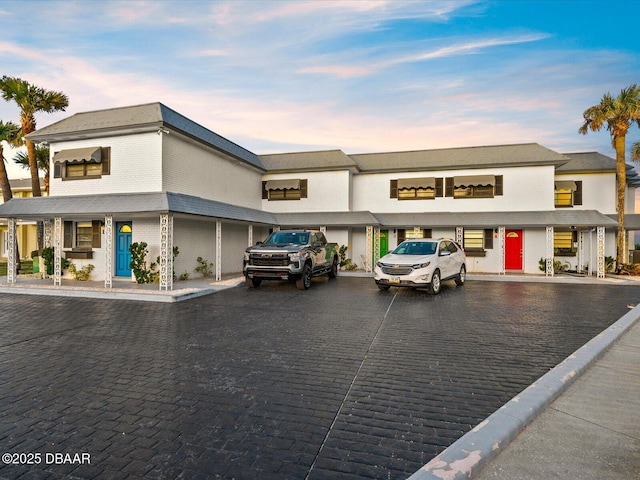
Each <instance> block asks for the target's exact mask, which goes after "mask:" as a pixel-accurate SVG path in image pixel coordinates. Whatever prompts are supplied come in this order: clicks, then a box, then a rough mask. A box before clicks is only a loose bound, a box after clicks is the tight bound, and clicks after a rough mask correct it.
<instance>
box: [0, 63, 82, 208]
mask: <svg viewBox="0 0 640 480" xmlns="http://www.w3.org/2000/svg"><path fill="white" fill-rule="evenodd" d="M0 90H1V91H2V97H3V98H4V99H5V100H13V101H14V102H15V103H16V104H17V105H18V107H20V125H21V128H22V135H23V136H24V137H25V144H26V146H27V155H28V156H29V170H30V172H31V189H32V192H33V196H34V197H40V196H41V195H42V193H41V192H40V179H39V177H38V164H37V160H36V148H35V145H34V143H33V142H32V141H31V140H29V139H28V138H27V137H26V135H28V134H29V133H31V132H33V131H35V129H36V118H35V114H36V112H46V113H53V112H55V111H58V110H62V111H64V110H65V109H66V108H67V107H68V106H69V99H68V98H67V96H66V95H65V94H64V93H62V92H55V91H48V90H45V89H43V88H40V87H37V86H35V85H31V84H30V83H29V82H27V81H26V80H22V79H21V78H17V77H8V76H6V75H4V76H3V77H2V79H0Z"/></svg>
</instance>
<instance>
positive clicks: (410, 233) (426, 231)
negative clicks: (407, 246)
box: [398, 228, 431, 245]
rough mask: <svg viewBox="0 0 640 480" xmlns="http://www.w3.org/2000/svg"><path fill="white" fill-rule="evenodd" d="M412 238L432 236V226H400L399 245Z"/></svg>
mask: <svg viewBox="0 0 640 480" xmlns="http://www.w3.org/2000/svg"><path fill="white" fill-rule="evenodd" d="M412 238H431V229H430V228H419V229H417V230H416V229H415V228H407V229H404V228H399V229H398V245H400V244H401V243H402V242H404V241H405V240H409V239H412Z"/></svg>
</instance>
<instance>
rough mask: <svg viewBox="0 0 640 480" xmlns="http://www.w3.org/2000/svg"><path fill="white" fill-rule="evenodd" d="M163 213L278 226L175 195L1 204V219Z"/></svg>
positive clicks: (256, 214)
mask: <svg viewBox="0 0 640 480" xmlns="http://www.w3.org/2000/svg"><path fill="white" fill-rule="evenodd" d="M162 212H173V213H184V214H190V215H200V216H203V217H212V218H220V219H224V220H236V221H244V222H252V223H260V224H266V225H277V220H276V217H275V216H274V215H273V214H271V213H269V212H263V211H262V210H256V209H252V208H246V207H239V206H237V205H231V204H228V203H223V202H218V201H215V200H207V199H204V198H200V197H194V196H191V195H184V194H178V193H171V192H166V193H165V192H158V193H117V194H104V195H70V196H54V197H36V198H33V197H30V198H14V199H12V200H9V201H8V202H7V203H4V204H2V205H0V217H3V218H9V217H13V218H23V219H42V218H51V217H55V216H61V217H66V218H73V219H83V218H94V219H95V218H96V217H100V216H104V215H116V216H117V215H131V216H136V215H145V214H152V213H162Z"/></svg>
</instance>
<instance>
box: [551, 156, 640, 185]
mask: <svg viewBox="0 0 640 480" xmlns="http://www.w3.org/2000/svg"><path fill="white" fill-rule="evenodd" d="M563 155H565V156H566V157H568V158H569V161H568V162H567V163H565V164H564V165H561V166H560V167H558V168H557V169H556V173H557V174H570V173H575V174H577V173H604V172H611V173H615V172H616V159H615V158H611V157H608V156H606V155H603V154H601V153H598V152H578V153H565V154H563ZM626 165H627V184H628V185H630V186H633V187H636V186H640V177H639V176H638V173H637V172H636V170H635V167H634V166H633V165H630V164H628V163H627V164H626Z"/></svg>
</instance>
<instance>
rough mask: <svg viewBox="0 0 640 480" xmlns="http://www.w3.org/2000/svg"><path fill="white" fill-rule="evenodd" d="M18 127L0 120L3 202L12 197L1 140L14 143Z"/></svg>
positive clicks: (0, 183) (0, 180)
mask: <svg viewBox="0 0 640 480" xmlns="http://www.w3.org/2000/svg"><path fill="white" fill-rule="evenodd" d="M19 131H20V129H19V128H18V126H17V125H16V124H15V123H13V122H3V121H2V120H0V188H1V189H2V199H3V200H4V202H8V201H9V200H11V199H12V198H13V193H12V192H11V185H10V184H9V176H8V175H7V167H5V165H4V162H5V158H4V154H3V151H2V142H7V143H9V144H12V145H13V144H14V142H15V139H16V138H17V137H18V132H19Z"/></svg>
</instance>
